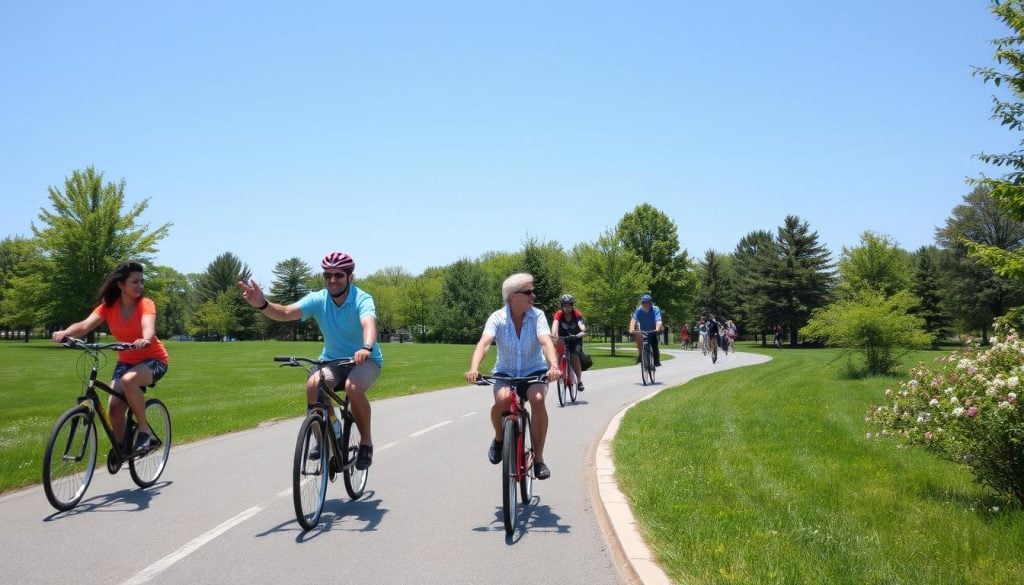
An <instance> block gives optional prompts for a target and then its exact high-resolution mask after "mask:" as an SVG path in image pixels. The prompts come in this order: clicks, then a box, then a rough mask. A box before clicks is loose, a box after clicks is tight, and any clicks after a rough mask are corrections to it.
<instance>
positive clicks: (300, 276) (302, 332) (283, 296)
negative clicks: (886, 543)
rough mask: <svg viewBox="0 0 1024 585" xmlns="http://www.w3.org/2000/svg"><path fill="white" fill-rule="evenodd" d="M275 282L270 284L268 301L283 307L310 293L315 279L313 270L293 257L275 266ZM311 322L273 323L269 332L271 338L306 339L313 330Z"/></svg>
mask: <svg viewBox="0 0 1024 585" xmlns="http://www.w3.org/2000/svg"><path fill="white" fill-rule="evenodd" d="M272 272H273V274H274V280H273V282H271V284H270V291H269V292H270V294H269V295H268V297H267V298H268V299H269V300H270V301H272V302H275V303H279V304H282V305H290V304H292V303H294V302H296V301H298V300H299V299H301V298H302V297H304V296H306V294H307V293H309V291H310V287H309V283H310V281H311V280H312V277H313V269H312V268H311V267H310V266H309V264H307V263H306V262H305V261H304V260H302V259H301V258H298V257H295V256H293V257H291V258H288V259H286V260H282V261H280V262H278V263H277V264H275V265H274V269H273V270H272ZM311 328H312V323H310V322H309V321H302V320H298V321H287V322H279V321H273V322H270V323H267V332H268V334H269V335H270V336H271V337H282V336H287V337H290V338H291V339H292V341H297V340H299V339H303V338H305V336H306V334H307V333H308V332H309V331H310V330H311Z"/></svg>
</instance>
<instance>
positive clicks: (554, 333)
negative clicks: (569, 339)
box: [551, 317, 561, 339]
mask: <svg viewBox="0 0 1024 585" xmlns="http://www.w3.org/2000/svg"><path fill="white" fill-rule="evenodd" d="M560 325H561V321H560V320H559V319H558V318H557V317H556V318H555V320H554V321H552V322H551V339H554V338H556V337H558V327H559V326H560Z"/></svg>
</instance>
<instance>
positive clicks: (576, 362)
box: [551, 294, 587, 392]
mask: <svg viewBox="0 0 1024 585" xmlns="http://www.w3.org/2000/svg"><path fill="white" fill-rule="evenodd" d="M560 300H561V308H560V309H558V310H557V311H555V317H554V320H553V321H552V322H551V334H552V335H554V336H556V337H565V338H566V339H565V351H566V352H568V353H569V355H570V356H572V357H571V358H570V359H572V369H573V370H575V372H576V382H577V385H576V388H577V389H579V391H580V392H582V391H583V378H582V377H581V374H582V372H583V368H582V367H581V366H580V358H581V356H580V354H581V353H582V352H583V334H584V332H586V330H587V328H586V326H585V325H583V313H580V312H579V311H577V310H576V299H574V298H573V297H572V295H570V294H564V295H562V298H561V299H560Z"/></svg>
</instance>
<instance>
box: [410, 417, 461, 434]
mask: <svg viewBox="0 0 1024 585" xmlns="http://www.w3.org/2000/svg"><path fill="white" fill-rule="evenodd" d="M450 424H452V421H450V420H446V421H442V422H439V423H437V424H436V425H430V426H429V427H427V428H425V429H420V430H418V431H416V432H415V433H412V434H410V435H409V436H410V437H418V436H420V435H423V434H426V433H429V432H430V431H433V430H435V429H439V428H441V427H443V426H444V425H450Z"/></svg>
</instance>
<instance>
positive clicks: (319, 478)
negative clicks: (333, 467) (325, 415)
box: [292, 412, 330, 530]
mask: <svg viewBox="0 0 1024 585" xmlns="http://www.w3.org/2000/svg"><path fill="white" fill-rule="evenodd" d="M326 432H327V427H326V426H325V425H324V421H323V419H321V418H320V415H319V414H318V413H316V412H311V413H310V414H309V416H307V417H306V420H304V421H302V426H301V427H299V439H298V441H296V443H295V464H294V466H293V468H292V500H294V502H295V519H296V520H298V521H299V524H300V525H301V526H302V528H303V529H305V530H312V529H313V527H314V526H316V525H317V523H318V522H319V521H320V512H321V511H323V509H324V498H325V497H326V496H327V465H326V462H327V460H328V458H329V456H330V446H329V445H328V441H327V440H326V437H327V436H326V434H325V433H326Z"/></svg>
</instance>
